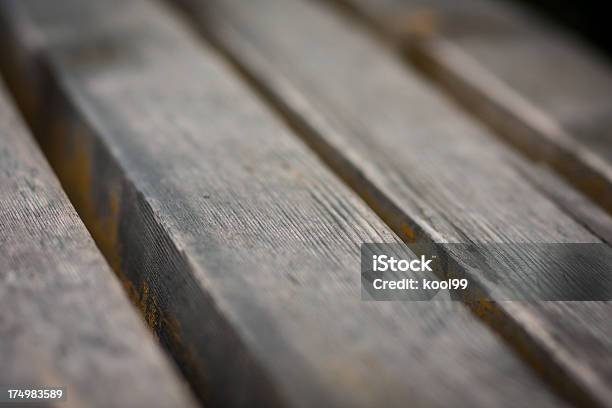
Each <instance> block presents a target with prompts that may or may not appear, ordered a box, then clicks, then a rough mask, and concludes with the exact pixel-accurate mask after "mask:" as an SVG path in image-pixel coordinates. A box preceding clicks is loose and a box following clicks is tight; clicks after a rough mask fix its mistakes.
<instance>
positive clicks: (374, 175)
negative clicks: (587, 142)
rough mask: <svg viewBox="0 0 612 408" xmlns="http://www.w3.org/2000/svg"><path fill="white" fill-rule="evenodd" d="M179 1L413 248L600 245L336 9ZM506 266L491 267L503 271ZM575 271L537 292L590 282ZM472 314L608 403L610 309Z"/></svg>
mask: <svg viewBox="0 0 612 408" xmlns="http://www.w3.org/2000/svg"><path fill="white" fill-rule="evenodd" d="M180 3H181V4H183V6H185V8H186V10H188V11H189V15H190V16H193V17H194V18H195V19H196V20H197V21H198V22H199V24H198V25H197V26H198V27H199V28H200V29H201V30H202V32H203V33H204V34H205V35H206V36H207V37H208V38H210V39H211V40H212V41H213V42H214V43H216V45H217V46H218V47H219V48H222V49H224V52H225V53H227V55H228V57H230V58H232V59H233V61H234V63H235V64H236V65H237V66H239V67H240V69H241V70H242V72H243V73H244V74H245V75H246V76H248V77H249V78H250V81H251V82H252V83H253V84H254V86H256V87H257V88H258V89H259V91H260V92H261V93H262V95H265V96H266V98H268V99H269V100H270V101H271V102H272V103H274V104H275V105H276V106H277V108H278V109H279V111H281V112H282V113H283V114H284V115H286V116H287V117H288V119H289V120H290V121H291V122H292V123H293V126H294V127H295V128H298V129H301V131H302V132H303V136H304V138H305V140H307V141H308V143H309V144H310V145H311V146H313V147H314V149H316V150H317V151H318V152H319V154H320V155H321V157H323V158H324V159H325V160H326V161H327V163H328V164H329V165H331V166H332V167H333V168H334V169H335V170H336V172H338V173H339V174H341V175H342V177H343V178H344V179H345V180H346V181H347V182H348V183H349V184H350V185H351V186H352V187H353V189H354V190H356V191H358V192H359V193H360V195H361V196H362V197H364V199H366V200H367V201H368V204H370V206H371V207H372V208H374V209H376V211H377V213H378V214H379V215H380V216H381V217H382V218H383V219H384V220H385V221H386V222H387V224H389V225H390V226H391V227H392V228H393V229H394V231H396V233H398V235H401V236H402V237H403V239H404V240H406V241H413V240H416V241H433V242H472V241H476V242H479V241H480V242H482V241H484V242H600V240H599V239H598V238H597V237H596V236H595V235H593V234H591V233H590V232H589V231H587V230H586V229H585V228H584V227H583V226H582V225H580V224H579V223H577V222H575V221H574V220H573V219H572V218H571V217H569V216H568V214H566V213H565V212H564V211H562V209H561V208H560V207H559V206H558V205H557V204H556V203H554V202H552V201H551V200H550V199H549V198H548V197H547V196H546V194H545V193H542V192H540V191H538V189H537V188H536V187H535V186H534V184H533V183H532V182H528V181H527V180H526V179H525V178H524V175H523V173H524V171H519V170H518V169H517V166H518V167H524V168H529V167H530V166H531V165H530V163H528V162H527V161H525V160H523V159H522V158H521V157H519V156H517V155H516V154H514V152H512V151H511V150H509V149H508V148H506V147H505V146H504V145H503V144H500V143H499V142H498V141H497V140H495V138H493V137H491V135H489V134H488V133H487V132H486V131H485V130H484V129H483V128H481V127H479V126H477V125H476V124H475V123H473V122H471V121H470V120H468V119H467V118H466V117H465V116H464V115H463V114H462V113H461V112H460V111H458V110H457V109H455V108H454V107H453V106H451V105H450V104H448V103H447V102H446V101H445V100H444V98H443V97H442V96H441V95H438V94H436V92H435V90H434V89H433V88H431V87H429V86H428V85H427V84H426V83H425V81H423V79H422V78H420V77H419V76H418V75H416V74H415V73H414V72H412V71H410V70H408V69H407V68H406V67H404V66H403V64H402V63H401V61H400V60H399V59H398V58H396V57H395V56H394V55H393V54H392V53H391V52H389V51H387V50H386V49H385V48H384V47H382V46H381V45H380V44H379V43H377V42H376V40H374V39H372V38H370V36H369V35H368V33H366V32H362V31H360V30H359V29H357V28H356V27H354V26H353V25H351V22H350V21H347V20H344V19H342V18H340V16H339V15H334V13H332V10H331V9H328V8H325V7H323V6H320V7H319V5H318V4H316V3H308V2H305V1H299V0H282V1H281V0H278V1H276V0H258V1H240V0H218V1H213V0H209V1H207V2H200V1H196V0H182V1H180ZM512 248H516V247H512ZM512 248H507V250H508V251H511V250H512ZM525 250H527V249H526V248H525ZM497 255H498V256H497V257H495V256H493V258H492V259H491V261H493V259H495V258H496V260H497V261H498V262H497V263H496V265H503V263H502V264H500V263H499V262H502V259H504V258H503V257H502V256H499V254H497ZM483 256H485V257H490V256H491V254H488V253H487V254H483ZM514 256H524V257H525V259H534V261H543V259H539V256H535V255H532V256H530V255H529V254H528V253H524V254H514V255H510V256H509V258H510V259H512V257H514ZM549 261H550V262H552V261H554V260H552V259H551V260H549ZM576 272H577V274H576V275H575V276H574V277H573V278H571V277H567V276H565V275H561V274H558V275H557V276H553V277H552V278H551V279H548V280H546V279H542V280H540V281H539V283H540V284H542V285H545V286H546V285H550V286H551V287H552V286H554V285H555V284H557V283H560V284H562V283H561V282H566V279H569V280H571V279H574V280H576V281H578V280H580V279H581V276H580V274H585V275H583V276H587V275H586V274H591V273H593V272H594V271H586V270H585V271H576ZM599 272H600V273H601V275H600V276H603V277H605V276H608V275H609V274H608V272H607V271H606V270H600V271H599ZM499 275H500V276H499V278H500V279H501V280H503V281H505V282H507V283H509V284H510V283H511V282H514V283H516V284H518V285H520V282H522V279H524V276H522V275H520V274H517V273H516V271H515V270H513V268H512V265H510V264H509V265H507V270H504V271H503V273H501V272H500V274H499ZM604 280H605V279H604ZM481 284H482V286H483V289H484V290H487V288H488V289H492V287H491V284H490V282H488V281H487V280H486V279H483V280H482V281H481ZM602 284H604V283H603V282H602ZM473 306H474V308H475V310H476V312H478V313H482V314H484V315H485V318H486V319H488V320H490V323H491V324H492V325H493V326H494V327H496V329H497V330H499V331H500V333H501V334H502V335H504V336H505V337H506V338H507V339H508V340H509V341H510V342H511V343H512V344H514V345H515V346H516V347H517V349H518V350H520V351H521V353H523V354H524V356H525V357H526V358H527V359H529V360H530V361H531V362H532V363H533V364H534V366H535V367H537V369H538V370H540V371H541V372H543V373H544V374H545V375H546V376H547V378H548V379H549V380H550V381H551V382H552V383H554V384H555V385H556V386H557V389H559V390H560V391H561V392H564V393H565V394H566V395H567V396H568V397H571V398H573V399H574V400H575V401H577V402H579V403H590V404H593V405H609V404H610V401H612V398H611V397H612V390H611V387H610V384H611V382H610V381H609V380H610V371H609V367H610V366H609V364H608V362H609V360H608V358H609V355H610V351H611V350H612V344H611V341H610V338H611V336H610V335H611V334H612V326H611V325H609V324H606V323H605V322H603V321H601V320H598V318H597V316H604V315H606V314H609V313H610V311H611V309H610V304H608V303H595V302H593V303H589V304H584V305H582V304H580V305H577V306H575V307H573V306H572V304H571V303H570V304H564V303H544V304H522V303H515V302H509V303H499V304H488V303H487V304H486V307H484V308H483V307H481V306H482V304H476V305H473Z"/></svg>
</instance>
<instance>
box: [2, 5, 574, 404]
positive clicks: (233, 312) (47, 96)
mask: <svg viewBox="0 0 612 408" xmlns="http://www.w3.org/2000/svg"><path fill="white" fill-rule="evenodd" d="M102 3H103V4H102ZM0 16H3V17H4V18H5V21H7V22H8V23H9V27H8V30H7V31H10V32H11V33H12V39H13V40H14V41H16V45H17V46H16V47H14V49H21V50H24V49H25V50H32V54H31V55H30V59H28V58H27V57H26V56H23V58H19V59H13V62H17V63H18V64H19V62H20V61H21V62H22V63H24V64H25V65H24V66H17V67H13V69H11V71H12V72H14V73H17V72H21V73H25V74H26V75H28V73H31V74H33V75H38V77H39V78H46V79H41V80H39V81H32V82H28V81H26V80H25V78H22V80H21V81H19V83H21V84H24V86H26V87H27V86H28V85H27V84H28V83H29V84H31V85H30V87H31V86H40V87H41V88H40V89H34V90H32V89H30V91H27V90H23V89H22V90H21V91H19V90H18V93H21V94H28V95H30V96H32V100H34V101H36V100H38V103H33V104H32V105H30V106H46V107H56V111H55V112H49V113H46V112H45V110H44V109H42V108H41V109H40V110H39V111H36V112H31V113H30V115H29V117H30V118H31V121H32V123H34V124H35V126H34V127H35V128H36V129H37V133H38V134H39V135H40V139H41V142H42V144H43V145H44V146H46V151H47V152H48V153H49V157H50V159H51V162H52V164H53V166H54V167H55V169H56V170H57V171H58V173H59V175H60V177H61V179H62V180H63V182H64V184H65V186H66V188H67V190H68V192H69V194H70V196H71V198H73V199H74V201H75V202H76V203H77V207H78V208H79V211H80V213H81V215H82V216H83V218H84V219H85V221H86V223H87V224H88V225H89V227H90V229H91V230H92V231H93V234H94V237H95V238H96V239H97V241H98V243H99V244H100V246H101V247H102V249H103V252H104V253H105V254H106V256H107V258H108V259H110V260H111V263H112V264H113V265H114V266H115V269H116V270H117V271H118V273H120V274H121V275H122V276H124V279H125V281H126V282H127V283H128V284H129V285H131V286H132V287H133V289H134V296H135V297H137V298H138V299H139V300H140V302H141V304H142V309H143V311H144V312H145V315H146V317H147V320H148V322H149V323H150V324H151V325H152V326H153V327H154V328H155V330H156V332H157V334H158V335H159V337H160V339H161V340H162V342H163V343H164V344H165V345H166V346H167V347H168V348H169V349H170V350H171V351H172V352H173V354H174V356H175V357H176V359H177V360H178V361H179V362H180V364H181V366H182V367H183V369H184V371H185V373H186V374H187V376H188V377H189V378H190V379H191V381H192V384H193V385H194V387H195V388H197V389H198V391H199V392H200V395H201V396H202V398H203V399H204V400H206V401H210V402H211V403H212V404H226V405H227V406H262V405H263V406H281V405H282V406H303V407H312V406H325V407H332V406H338V407H345V406H354V407H372V406H388V407H394V406H397V407H405V406H407V405H413V404H414V405H426V406H448V405H451V404H452V405H454V406H470V407H471V406H491V405H496V406H512V407H515V406H533V404H537V405H538V406H556V405H558V404H561V405H563V401H560V400H558V399H557V397H555V396H554V395H552V394H551V393H550V392H549V391H548V389H547V388H546V387H544V386H542V385H541V383H540V382H539V379H538V378H537V377H534V373H533V372H532V371H531V370H530V369H529V368H528V367H527V366H526V365H524V364H523V363H522V362H521V361H520V359H518V358H517V356H516V355H515V354H514V353H513V352H512V351H511V349H510V348H508V347H507V346H505V345H504V344H503V342H501V341H500V339H499V338H498V337H497V336H496V335H495V334H494V333H492V332H490V331H489V329H488V328H486V327H485V326H484V325H482V324H481V323H480V322H479V321H478V320H477V319H475V318H474V317H473V315H472V314H471V313H469V311H468V310H467V309H466V308H464V307H463V306H462V305H461V303H459V302H442V303H426V302H388V303H385V302H363V301H361V300H360V268H359V245H360V244H361V243H362V242H368V241H373V242H381V241H385V242H399V241H398V238H397V236H395V235H394V233H393V232H392V231H391V230H390V229H388V228H387V227H386V226H385V225H384V224H383V223H382V222H381V221H380V220H379V219H378V218H377V217H376V215H375V214H374V213H373V212H372V211H371V210H369V209H368V208H367V207H366V205H365V204H364V203H363V202H362V201H361V200H360V199H359V198H358V197H357V196H356V195H355V194H354V193H352V192H351V191H350V190H349V189H348V188H347V187H345V186H344V185H343V184H342V183H341V182H340V181H339V180H338V179H337V178H336V177H335V176H334V175H333V174H332V173H331V172H330V171H329V170H328V169H327V168H326V167H325V166H324V165H323V164H322V163H320V162H319V161H318V159H317V158H316V157H315V155H314V154H313V153H312V152H310V151H309V150H308V148H307V147H306V146H304V145H303V144H302V143H301V142H300V141H299V139H298V138H297V137H295V135H293V134H291V132H290V131H289V130H288V129H287V128H286V127H284V126H283V124H282V123H281V121H280V120H279V119H278V118H277V117H275V116H274V115H273V113H272V112H270V111H268V110H267V108H266V107H265V106H264V104H263V103H262V101H261V100H259V99H258V98H257V97H256V96H255V95H254V94H252V93H250V92H249V91H248V89H247V87H246V85H245V84H243V83H242V81H241V80H240V78H238V77H237V76H236V75H235V73H234V72H232V70H231V68H230V67H229V65H227V64H224V63H223V61H222V60H221V59H220V58H219V56H218V55H216V53H214V52H213V51H212V50H211V49H209V48H207V47H205V46H203V45H202V44H200V43H199V42H198V41H197V38H194V36H193V35H191V34H190V33H189V32H188V31H187V30H185V29H184V28H183V27H182V26H181V25H180V23H179V21H177V19H176V18H175V17H173V16H172V14H171V13H170V12H169V11H168V10H166V9H165V8H163V7H161V5H159V4H157V3H155V2H151V1H146V0H131V1H125V0H115V1H106V2H100V1H98V0H57V1H54V2H53V3H52V4H51V3H50V2H48V1H47V0H38V1H35V0H19V1H18V2H10V1H9V2H7V1H0ZM7 16H12V17H13V18H14V19H10V20H9V19H6V17H7ZM75 16H78V18H75ZM10 22H14V23H13V24H16V25H17V26H13V27H11V26H10ZM23 33H30V34H29V35H24V36H22V35H21V34H23ZM32 39H43V41H41V42H39V43H38V44H32V43H31V42H30V41H32ZM33 64H38V65H33ZM35 67H40V69H42V70H44V71H45V72H46V74H43V73H41V72H39V73H38V74H36V72H37V70H36V68H35ZM36 84H37V85H36ZM36 95H38V96H36ZM22 99H23V98H22ZM43 101H44V103H43ZM224 406H225V405H224Z"/></svg>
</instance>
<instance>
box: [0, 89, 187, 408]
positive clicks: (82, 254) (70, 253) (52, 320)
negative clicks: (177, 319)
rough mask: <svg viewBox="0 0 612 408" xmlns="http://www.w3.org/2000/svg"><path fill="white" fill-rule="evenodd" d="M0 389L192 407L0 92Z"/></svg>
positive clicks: (83, 401) (74, 401) (75, 400)
mask: <svg viewBox="0 0 612 408" xmlns="http://www.w3.org/2000/svg"><path fill="white" fill-rule="evenodd" d="M0 362H1V366H2V367H1V369H0V384H2V385H3V386H13V387H18V386H21V387H23V386H28V385H30V386H34V387H35V386H42V385H49V386H62V387H65V392H66V394H67V400H66V401H65V402H62V403H59V404H58V406H59V405H61V406H66V407H101V408H102V407H104V408H105V407H109V406H126V405H129V406H133V407H143V408H144V407H169V406H182V407H183V406H184V407H191V406H195V405H194V403H193V401H192V399H191V397H190V392H189V390H188V388H187V387H186V386H185V385H184V384H183V383H182V382H181V381H180V380H179V378H178V376H177V371H176V370H175V369H174V367H172V366H171V365H170V364H169V361H168V360H167V357H166V356H164V355H162V352H161V349H160V348H159V346H158V345H157V344H156V343H155V341H154V340H153V336H152V335H151V334H150V333H149V332H148V330H147V329H146V326H145V325H144V324H143V323H142V321H141V319H139V317H138V315H137V313H136V309H135V308H134V307H133V305H131V304H130V303H129V301H128V299H127V297H126V296H125V294H124V293H123V291H122V290H121V286H120V285H119V283H118V280H117V278H116V276H115V275H114V274H113V272H112V271H111V269H110V268H109V267H108V265H107V264H106V263H105V261H104V258H103V257H102V255H101V254H100V252H99V251H98V250H97V248H96V247H95V244H94V242H93V240H92V239H91V237H90V236H89V234H88V232H87V230H86V229H85V226H84V225H83V224H82V222H81V221H80V220H79V218H78V216H77V214H76V212H75V211H74V209H73V208H72V206H71V205H70V203H69V202H68V198H67V197H66V196H65V194H64V193H63V192H62V190H61V187H60V185H59V182H58V181H57V179H56V178H55V176H54V175H53V174H52V172H51V169H50V168H49V166H48V164H47V163H46V161H45V159H44V157H43V156H42V154H41V153H40V151H39V150H38V148H37V146H35V144H34V141H33V139H32V137H31V136H30V135H29V134H28V133H27V132H26V130H25V128H24V126H23V124H22V122H21V121H20V119H18V118H17V114H16V112H15V111H14V109H13V107H11V106H10V105H9V102H8V99H7V95H6V94H5V92H4V89H3V85H2V84H0Z"/></svg>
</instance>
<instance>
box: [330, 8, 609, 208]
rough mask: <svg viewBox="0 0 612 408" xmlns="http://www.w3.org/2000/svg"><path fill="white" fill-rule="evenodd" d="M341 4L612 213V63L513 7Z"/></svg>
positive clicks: (506, 135) (513, 141) (511, 139)
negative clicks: (369, 23)
mask: <svg viewBox="0 0 612 408" xmlns="http://www.w3.org/2000/svg"><path fill="white" fill-rule="evenodd" d="M340 1H341V2H342V3H343V4H348V5H349V6H350V7H351V8H352V9H353V10H355V11H357V12H358V13H359V14H360V15H361V16H362V17H365V18H366V19H367V20H368V21H370V22H371V23H373V25H374V26H375V27H376V29H378V30H379V31H380V32H383V33H384V34H386V35H387V37H388V38H390V39H392V41H393V42H394V43H395V44H397V45H398V46H400V47H405V48H406V49H407V50H408V51H409V54H410V56H411V57H412V60H413V61H414V62H415V63H417V64H418V65H419V66H420V67H421V68H422V70H423V71H424V72H426V73H427V74H428V75H430V76H431V77H433V78H434V79H435V80H436V81H438V82H439V83H440V84H441V85H442V86H444V87H445V89H446V90H447V91H449V92H450V93H451V94H452V95H453V96H454V97H455V98H457V100H458V101H459V102H460V103H462V104H463V105H465V106H466V107H467V108H468V109H469V110H471V111H473V112H474V113H475V114H476V115H477V116H478V117H479V118H481V119H482V120H483V121H484V122H485V123H487V124H488V125H490V126H491V127H493V128H494V129H496V130H497V131H498V132H499V134H500V135H501V136H503V137H504V138H505V140H507V141H509V142H510V143H511V144H513V145H514V146H516V147H518V148H519V149H521V150H522V151H523V152H525V153H526V154H527V155H529V156H530V157H532V158H534V159H536V160H540V161H545V162H547V163H548V164H550V165H551V166H552V167H553V168H554V169H555V170H556V171H557V172H559V173H560V174H562V175H563V176H564V177H566V178H567V179H568V180H569V181H570V182H571V183H572V184H573V185H574V186H576V187H577V188H579V189H580V190H581V191H582V192H583V193H585V194H587V195H588V196H589V197H590V198H591V199H593V200H594V201H595V202H597V203H598V204H599V205H600V206H601V207H602V208H604V209H605V210H606V211H608V212H609V213H610V212H612V150H611V149H610V146H609V135H610V131H609V129H610V123H611V122H610V117H612V69H611V68H610V64H609V62H608V61H604V60H603V59H602V58H601V57H600V56H598V55H597V54H596V53H595V52H593V51H592V50H590V49H589V48H588V47H587V46H585V45H584V44H581V43H579V42H578V41H576V40H575V39H573V38H570V37H569V36H567V35H566V34H565V33H563V32H561V30H559V29H557V28H555V27H551V26H550V25H549V24H547V23H546V22H544V21H540V20H537V19H536V18H535V17H534V16H530V15H528V14H526V13H525V12H524V10H521V9H519V8H518V7H516V6H514V5H512V4H508V3H504V2H494V1H490V0H466V1H452V0H436V1H433V2H424V1H421V0H385V1H382V2H379V1H372V0H340Z"/></svg>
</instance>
